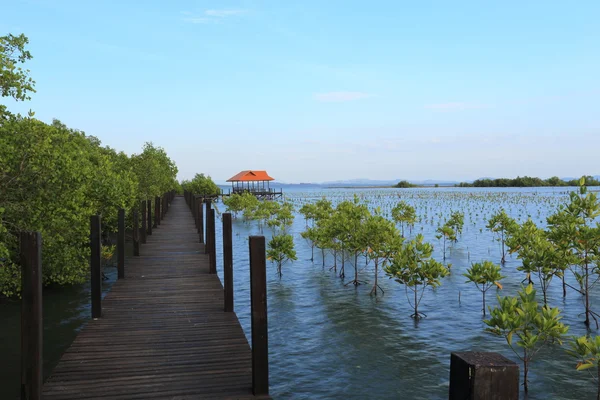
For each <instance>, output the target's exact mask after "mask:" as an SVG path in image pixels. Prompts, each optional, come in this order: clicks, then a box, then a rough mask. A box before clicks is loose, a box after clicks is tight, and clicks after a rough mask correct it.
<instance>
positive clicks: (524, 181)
mask: <svg viewBox="0 0 600 400" xmlns="http://www.w3.org/2000/svg"><path fill="white" fill-rule="evenodd" d="M585 180H586V181H585V185H586V186H600V181H598V180H597V179H594V177H592V176H586V177H585ZM458 186H460V187H543V186H579V180H578V179H573V180H570V181H564V180H562V179H560V178H559V177H557V176H553V177H551V178H548V179H546V180H544V179H541V178H532V177H530V176H523V177H520V176H518V177H516V178H515V179H507V178H500V179H477V180H476V181H473V183H466V182H462V183H460V184H459V185H458Z"/></svg>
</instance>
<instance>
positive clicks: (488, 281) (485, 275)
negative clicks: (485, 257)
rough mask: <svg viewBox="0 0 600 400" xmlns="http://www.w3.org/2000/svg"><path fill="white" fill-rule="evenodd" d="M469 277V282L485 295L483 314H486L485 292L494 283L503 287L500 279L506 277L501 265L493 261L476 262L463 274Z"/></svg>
mask: <svg viewBox="0 0 600 400" xmlns="http://www.w3.org/2000/svg"><path fill="white" fill-rule="evenodd" d="M463 276H465V277H466V278H467V283H469V282H473V283H474V284H475V286H477V289H479V291H480V292H481V293H482V296H483V315H485V293H486V292H487V291H488V290H489V289H490V288H491V287H492V286H494V285H496V286H497V287H498V288H500V289H502V285H501V284H500V280H501V279H503V278H505V277H504V276H502V275H501V274H500V266H498V265H496V264H494V263H493V262H491V261H484V262H482V263H475V264H473V265H471V268H468V269H467V273H466V274H463Z"/></svg>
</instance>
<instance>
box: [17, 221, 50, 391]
mask: <svg viewBox="0 0 600 400" xmlns="http://www.w3.org/2000/svg"><path fill="white" fill-rule="evenodd" d="M20 240H21V244H20V247H21V248H20V252H21V296H22V299H21V400H29V399H41V398H42V383H43V377H44V374H43V367H44V362H43V361H44V357H43V351H42V350H43V348H42V346H43V340H42V339H43V333H44V325H43V318H42V235H41V234H40V233H39V232H21V234H20Z"/></svg>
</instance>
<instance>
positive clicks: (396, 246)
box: [362, 215, 403, 296]
mask: <svg viewBox="0 0 600 400" xmlns="http://www.w3.org/2000/svg"><path fill="white" fill-rule="evenodd" d="M362 229H363V232H364V233H363V237H364V238H366V241H367V246H368V250H367V256H368V257H369V258H370V259H371V260H373V261H374V264H375V281H374V283H373V289H371V293H370V294H374V295H375V296H377V290H378V289H380V290H381V292H382V293H383V289H382V288H381V287H380V286H379V285H378V283H377V279H378V275H379V266H381V267H382V268H385V267H386V266H387V265H388V263H389V262H390V260H391V258H392V257H394V256H395V255H396V254H397V253H398V252H399V251H400V250H401V249H402V242H403V238H402V236H400V232H398V229H396V227H395V226H394V223H393V222H392V221H390V220H388V219H386V218H384V217H382V216H381V215H369V216H368V217H367V218H366V220H365V222H364V224H363V225H362Z"/></svg>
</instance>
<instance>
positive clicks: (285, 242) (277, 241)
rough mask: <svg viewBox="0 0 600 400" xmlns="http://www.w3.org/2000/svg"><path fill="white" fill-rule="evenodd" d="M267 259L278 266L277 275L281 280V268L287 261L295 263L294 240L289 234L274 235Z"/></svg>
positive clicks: (268, 248)
mask: <svg viewBox="0 0 600 400" xmlns="http://www.w3.org/2000/svg"><path fill="white" fill-rule="evenodd" d="M267 259H268V260H270V261H271V262H274V263H275V264H276V265H277V274H278V275H279V279H281V275H282V273H281V269H282V268H281V267H282V266H283V264H284V263H285V262H286V261H295V260H296V259H297V258H296V250H294V238H293V237H292V235H289V234H279V235H274V236H273V237H272V238H271V240H270V241H269V243H268V245H267Z"/></svg>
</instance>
